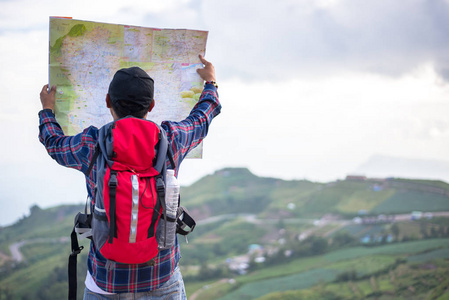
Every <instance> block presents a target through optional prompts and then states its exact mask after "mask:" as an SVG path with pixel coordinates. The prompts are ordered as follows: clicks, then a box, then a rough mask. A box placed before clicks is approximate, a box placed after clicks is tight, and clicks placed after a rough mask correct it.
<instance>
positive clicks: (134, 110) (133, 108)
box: [111, 100, 154, 119]
mask: <svg viewBox="0 0 449 300" xmlns="http://www.w3.org/2000/svg"><path fill="white" fill-rule="evenodd" d="M153 101H154V100H153ZM111 106H112V109H113V110H114V112H115V113H116V114H117V117H119V118H120V119H121V118H124V117H127V116H133V117H136V118H141V119H142V118H143V117H144V116H145V114H146V113H147V112H148V108H142V105H136V104H134V103H132V102H129V101H126V100H116V101H114V102H112V101H111Z"/></svg>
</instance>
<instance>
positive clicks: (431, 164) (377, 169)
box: [353, 155, 449, 182]
mask: <svg viewBox="0 0 449 300" xmlns="http://www.w3.org/2000/svg"><path fill="white" fill-rule="evenodd" d="M353 173H354V174H359V175H364V176H367V177H402V178H415V179H432V180H435V179H436V180H443V181H446V182H449V161H440V160H426V159H409V158H400V157H392V156H385V155H374V156H372V157H371V158H369V159H368V161H366V162H365V163H363V164H362V165H360V166H359V167H358V168H357V169H356V170H354V172H353Z"/></svg>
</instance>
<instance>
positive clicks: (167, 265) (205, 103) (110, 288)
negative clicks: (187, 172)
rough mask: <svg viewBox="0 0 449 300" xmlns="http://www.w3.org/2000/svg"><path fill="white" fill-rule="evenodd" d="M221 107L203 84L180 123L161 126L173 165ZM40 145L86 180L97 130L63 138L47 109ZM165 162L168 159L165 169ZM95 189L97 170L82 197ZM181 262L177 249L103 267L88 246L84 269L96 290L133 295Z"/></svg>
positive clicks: (213, 92) (156, 282)
mask: <svg viewBox="0 0 449 300" xmlns="http://www.w3.org/2000/svg"><path fill="white" fill-rule="evenodd" d="M220 110H221V104H220V102H219V100H218V94H217V90H216V88H215V86H213V85H212V84H207V85H206V86H205V88H204V91H203V93H202V95H201V97H200V100H199V101H198V103H197V104H196V105H195V107H194V108H193V109H192V111H191V112H190V114H189V116H188V117H187V118H186V119H184V120H183V121H181V122H172V121H164V122H162V124H161V126H162V128H164V130H165V131H166V133H167V138H168V141H169V143H170V145H171V147H172V149H171V150H172V153H173V158H174V161H175V164H176V170H175V172H176V174H177V172H178V169H179V165H180V164H181V162H182V160H183V159H184V158H185V157H186V155H187V154H188V153H189V151H190V150H192V149H193V148H195V147H196V146H197V145H198V144H199V143H201V141H202V140H203V139H204V137H205V136H206V135H207V132H208V129H209V125H210V123H211V121H212V119H213V118H214V117H215V116H217V115H218V114H219V113H220ZM39 123H40V126H39V140H40V142H41V143H42V144H43V145H44V146H45V148H46V149H47V152H48V154H49V155H50V156H51V157H52V158H53V159H54V160H56V161H57V162H58V163H59V164H60V165H63V166H66V167H69V168H74V169H77V170H80V171H81V172H83V173H84V174H85V175H86V172H87V169H88V168H89V164H90V161H91V160H92V157H93V154H94V152H95V146H96V143H97V138H98V129H97V128H96V127H94V126H90V127H88V128H86V129H84V131H83V132H81V133H79V134H77V135H75V136H65V135H64V132H63V131H62V129H61V127H60V126H59V124H58V122H57V121H56V119H55V116H54V114H53V113H52V112H50V111H49V110H42V111H41V112H39ZM168 165H169V161H168V160H167V166H168ZM95 184H96V166H94V167H93V169H92V172H91V174H87V175H86V185H87V192H88V195H89V197H90V198H92V196H93V191H94V187H95ZM180 258H181V254H180V251H179V244H178V242H176V244H175V246H173V247H172V248H171V249H167V250H163V251H160V252H159V254H158V255H157V257H156V258H155V260H154V264H151V265H150V264H138V265H129V264H120V263H111V262H110V261H109V262H108V261H107V260H106V259H105V258H104V257H103V256H102V255H101V254H100V252H99V251H97V250H96V248H95V245H94V244H93V243H91V247H90V251H89V256H88V259H87V265H88V270H89V272H90V274H91V275H92V278H93V279H94V281H95V283H96V284H97V286H98V287H100V288H101V289H103V290H104V291H107V292H110V293H138V292H144V291H151V290H154V289H157V288H159V287H160V286H161V285H162V284H164V283H165V282H166V281H167V280H168V279H169V278H170V276H171V274H172V273H173V270H174V269H175V268H176V266H177V265H178V261H179V259H180Z"/></svg>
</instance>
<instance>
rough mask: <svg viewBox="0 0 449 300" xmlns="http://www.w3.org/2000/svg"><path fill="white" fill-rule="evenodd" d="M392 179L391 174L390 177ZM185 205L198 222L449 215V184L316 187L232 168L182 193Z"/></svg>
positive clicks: (368, 182) (361, 182) (363, 181)
mask: <svg viewBox="0 0 449 300" xmlns="http://www.w3.org/2000/svg"><path fill="white" fill-rule="evenodd" d="M391 175H393V173H392V174H391ZM181 203H182V204H183V205H185V206H187V207H188V209H189V210H190V212H191V213H192V214H193V215H194V216H195V217H196V218H197V219H205V218H208V217H212V216H216V215H223V214H236V213H247V214H248V213H249V214H257V215H258V216H259V217H261V218H273V219H279V218H305V217H307V218H320V217H322V216H323V215H325V214H328V213H332V214H340V215H346V216H351V215H352V216H354V215H357V214H358V213H359V212H360V211H364V212H366V213H372V214H378V213H384V214H389V213H409V212H410V211H412V210H422V211H447V210H449V184H447V183H446V182H443V181H439V180H416V179H415V180H412V179H400V178H394V179H382V178H375V179H370V178H365V177H363V176H359V177H357V176H352V177H351V176H348V178H347V179H346V180H341V181H337V182H330V183H316V182H311V181H306V180H290V181H287V180H282V179H277V178H264V177H258V176H256V175H254V174H252V173H251V172H250V171H249V170H248V169H245V168H228V169H223V170H219V171H216V172H215V173H214V174H212V175H208V176H206V177H203V178H202V179H200V180H199V181H197V182H196V183H194V184H193V185H191V186H189V187H183V189H182V192H181Z"/></svg>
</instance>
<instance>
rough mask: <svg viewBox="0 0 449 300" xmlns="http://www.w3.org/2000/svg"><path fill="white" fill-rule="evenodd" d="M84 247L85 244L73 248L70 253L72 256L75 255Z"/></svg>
mask: <svg viewBox="0 0 449 300" xmlns="http://www.w3.org/2000/svg"><path fill="white" fill-rule="evenodd" d="M83 249H84V246H80V247H78V248H77V249H74V250H72V253H70V256H75V255H78V254H80V253H81V250H83Z"/></svg>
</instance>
